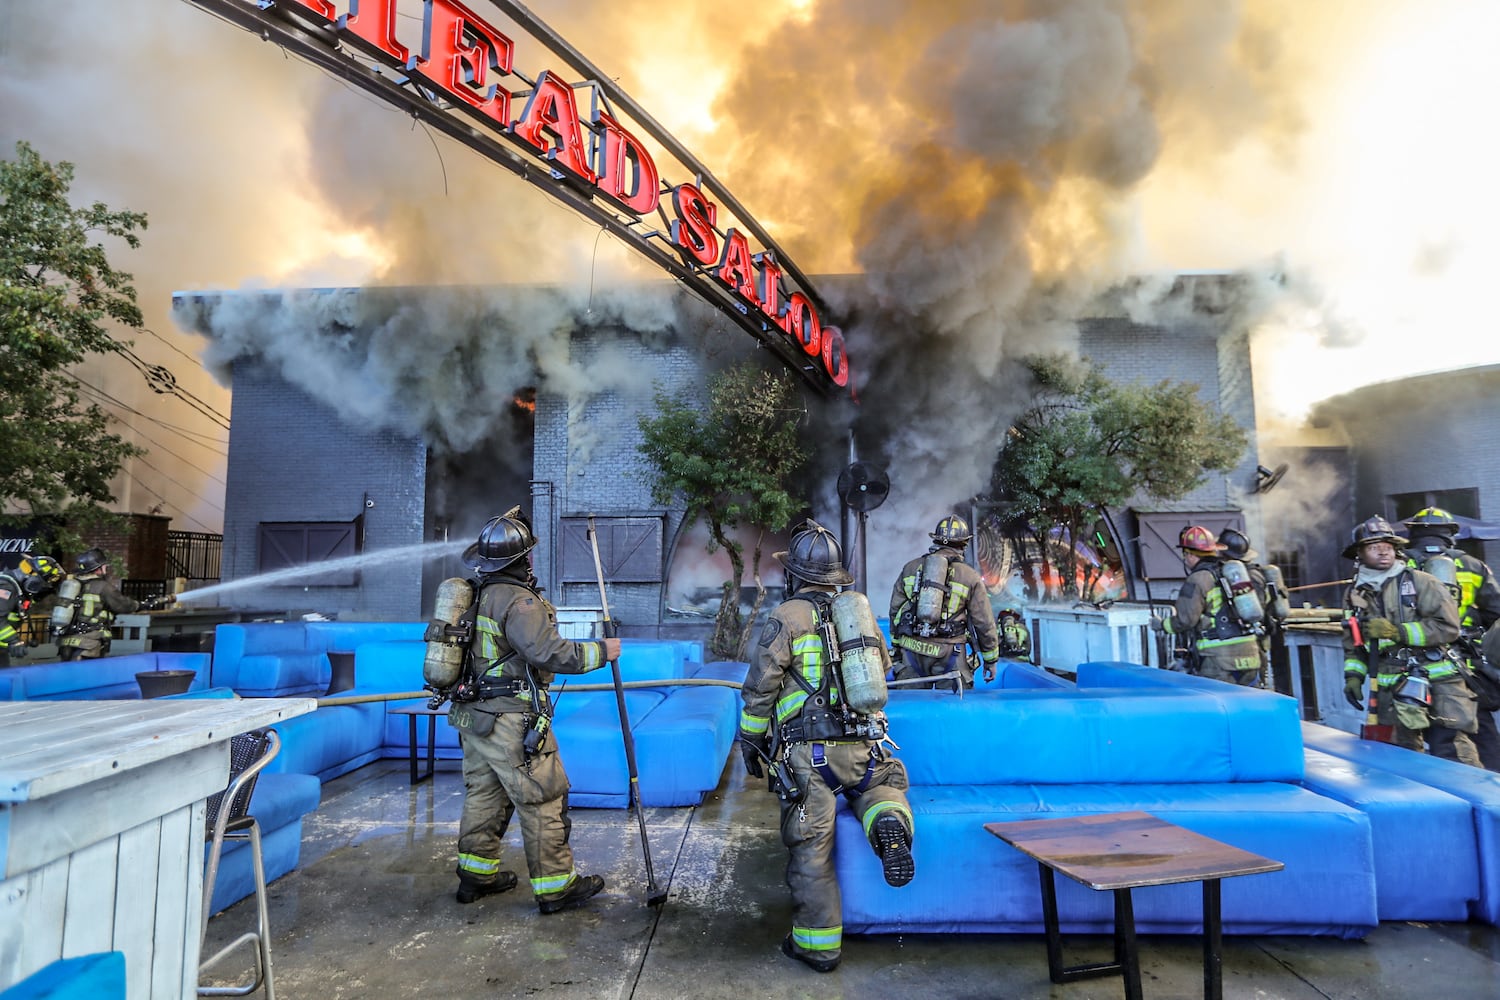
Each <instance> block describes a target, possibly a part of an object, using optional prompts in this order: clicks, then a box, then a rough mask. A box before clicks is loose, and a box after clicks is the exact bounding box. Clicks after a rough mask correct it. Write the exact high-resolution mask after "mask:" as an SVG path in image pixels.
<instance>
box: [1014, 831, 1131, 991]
mask: <svg viewBox="0 0 1500 1000" xmlns="http://www.w3.org/2000/svg"><path fill="white" fill-rule="evenodd" d="M1037 870H1038V872H1039V873H1040V876H1041V882H1042V923H1043V925H1044V927H1045V929H1046V932H1047V975H1048V976H1049V977H1050V978H1051V980H1052V981H1053V982H1054V983H1071V982H1076V981H1078V980H1080V979H1093V978H1095V977H1097V976H1114V975H1118V976H1120V977H1122V978H1123V979H1124V981H1125V998H1126V1000H1141V962H1140V953H1139V951H1138V950H1137V947H1136V938H1135V906H1134V904H1133V903H1132V901H1131V898H1130V890H1129V889H1116V890H1114V894H1115V960H1114V961H1113V962H1094V963H1090V964H1087V965H1074V966H1064V965H1063V958H1062V926H1061V922H1060V921H1059V919H1058V915H1057V882H1056V876H1054V875H1053V872H1052V869H1051V868H1049V867H1048V866H1047V865H1046V864H1044V863H1042V862H1040V861H1039V862H1037Z"/></svg>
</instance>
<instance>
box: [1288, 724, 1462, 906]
mask: <svg viewBox="0 0 1500 1000" xmlns="http://www.w3.org/2000/svg"><path fill="white" fill-rule="evenodd" d="M1306 753H1307V767H1306V777H1304V778H1303V780H1302V785H1303V787H1305V788H1307V789H1309V790H1311V791H1314V792H1317V793H1318V794H1319V795H1322V796H1324V797H1326V798H1330V799H1335V800H1337V801H1339V802H1343V803H1344V804H1346V805H1349V806H1353V807H1354V808H1355V809H1358V810H1359V811H1360V812H1362V813H1364V814H1365V815H1366V816H1368V817H1370V833H1371V837H1372V839H1373V843H1374V845H1375V889H1376V901H1377V904H1378V906H1379V909H1380V919H1381V920H1459V921H1462V920H1467V919H1468V918H1469V905H1470V903H1471V902H1472V901H1473V900H1474V899H1475V897H1476V896H1477V895H1478V887H1479V847H1478V843H1477V841H1476V840H1475V835H1474V823H1473V820H1472V819H1471V818H1470V809H1469V804H1468V803H1467V802H1465V801H1463V800H1462V799H1460V798H1458V797H1456V796H1453V795H1449V794H1448V793H1447V792H1443V791H1439V790H1438V789H1436V788H1431V787H1429V786H1427V785H1423V784H1419V783H1418V782H1415V781H1410V780H1408V779H1406V778H1402V777H1400V776H1399V775H1397V774H1394V773H1393V772H1390V771H1384V770H1381V769H1379V768H1376V767H1370V766H1368V765H1366V764H1360V763H1356V762H1354V761H1349V760H1344V759H1343V758H1341V757H1334V756H1332V755H1330V754H1325V753H1321V752H1319V751H1317V750H1308V751H1306Z"/></svg>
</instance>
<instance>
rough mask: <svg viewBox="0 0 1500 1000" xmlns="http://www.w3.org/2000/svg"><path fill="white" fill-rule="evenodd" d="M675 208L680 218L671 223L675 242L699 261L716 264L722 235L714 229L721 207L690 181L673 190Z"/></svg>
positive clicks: (673, 205) (673, 206) (687, 254)
mask: <svg viewBox="0 0 1500 1000" xmlns="http://www.w3.org/2000/svg"><path fill="white" fill-rule="evenodd" d="M672 208H673V209H674V210H675V211H676V212H677V218H676V220H675V221H673V223H672V242H673V243H675V244H677V245H678V246H679V247H681V248H682V249H684V250H686V251H687V253H686V254H685V255H684V256H688V257H691V258H692V259H693V260H696V261H697V262H698V263H700V264H704V265H708V264H713V263H714V262H715V261H717V260H718V257H719V237H718V234H716V233H715V232H714V219H715V218H716V217H717V216H718V214H719V211H718V206H716V205H715V204H714V203H713V202H711V201H709V200H708V199H707V198H705V197H703V192H702V191H699V190H698V189H697V188H695V187H693V185H691V184H679V185H677V186H676V187H675V188H673V189H672Z"/></svg>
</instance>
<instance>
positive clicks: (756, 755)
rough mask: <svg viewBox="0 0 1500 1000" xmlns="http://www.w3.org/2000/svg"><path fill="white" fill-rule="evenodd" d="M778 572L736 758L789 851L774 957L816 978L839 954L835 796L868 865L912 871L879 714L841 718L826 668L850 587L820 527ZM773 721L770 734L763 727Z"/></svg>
mask: <svg viewBox="0 0 1500 1000" xmlns="http://www.w3.org/2000/svg"><path fill="white" fill-rule="evenodd" d="M775 558H776V560H777V561H778V562H780V563H781V565H782V566H783V567H784V568H785V570H786V593H787V594H788V595H789V596H788V597H787V599H786V600H784V601H783V602H782V603H781V604H780V606H778V607H777V608H776V609H775V610H774V611H772V612H771V615H770V617H769V618H767V619H766V623H765V625H763V626H762V627H761V630H760V637H759V639H758V642H757V645H756V648H755V653H754V656H753V660H752V662H751V665H750V672H749V674H748V676H747V677H746V678H745V684H744V687H743V689H742V691H741V697H742V699H743V701H744V706H743V710H742V712H741V714H740V732H739V741H740V752H741V754H742V756H743V758H744V762H745V770H746V771H747V772H748V773H749V774H750V776H751V777H753V778H760V777H764V776H765V771H764V770H763V769H762V766H761V765H762V762H763V761H764V762H766V763H768V764H769V765H770V766H771V767H772V771H773V777H774V779H775V780H774V787H775V788H776V789H777V791H778V794H779V796H780V797H781V840H782V843H784V844H785V845H786V847H787V850H788V852H789V854H790V856H789V858H788V860H787V866H786V884H787V887H788V888H789V889H790V890H791V893H792V929H791V932H790V933H789V934H787V936H786V937H785V938H784V939H783V940H782V942H781V951H782V954H784V955H786V956H787V957H788V958H794V959H796V960H797V961H799V962H803V963H805V964H806V965H808V966H810V967H811V968H813V969H815V970H816V971H818V972H832V971H833V970H834V969H835V968H837V967H838V964H839V959H840V957H841V950H840V949H841V948H842V945H843V904H842V898H841V896H840V893H839V883H838V877H837V875H836V874H835V872H834V867H833V843H834V831H835V816H836V813H837V811H838V809H839V800H840V798H843V799H844V800H846V801H847V802H848V807H849V809H850V810H851V812H852V813H853V814H854V817H855V818H856V819H857V820H859V822H860V825H861V827H862V828H863V829H864V830H865V833H866V837H867V839H868V841H869V844H870V846H871V848H872V849H873V850H874V851H875V853H876V855H877V856H879V858H880V862H881V867H882V869H883V871H884V874H885V880H886V882H887V883H889V884H890V885H893V886H903V885H906V884H907V883H908V882H910V881H911V880H912V877H913V875H914V874H915V873H916V865H915V862H914V861H913V859H912V854H911V845H912V836H913V832H914V827H913V824H912V815H911V807H910V806H909V805H908V804H907V801H906V789H907V777H906V768H905V766H904V765H903V764H902V763H901V762H900V761H899V760H896V759H895V758H894V757H892V756H891V755H890V753H889V752H888V751H887V750H886V748H885V747H884V745H883V741H884V740H885V713H884V712H875V713H873V714H866V715H860V714H857V713H854V712H852V711H849V710H848V708H847V704H846V698H845V692H844V691H843V690H841V688H842V686H843V683H844V681H843V677H842V675H841V674H840V673H839V671H838V670H836V669H834V664H833V661H832V657H833V654H834V653H835V652H836V651H837V650H835V649H830V648H829V647H830V644H831V643H834V644H837V645H838V646H844V645H846V644H847V643H848V642H849V641H850V640H849V638H848V637H845V636H842V635H838V636H833V635H830V633H831V632H832V629H831V628H829V619H830V617H831V612H830V606H831V604H832V602H833V599H834V596H835V595H836V594H837V593H838V592H839V590H840V588H842V587H846V586H848V585H849V584H850V583H853V582H854V581H853V578H852V577H851V576H850V575H849V572H848V571H847V570H846V569H845V568H844V565H843V554H842V552H841V551H840V550H839V544H838V542H837V541H835V540H834V537H833V535H832V533H830V532H829V531H828V530H827V529H826V528H824V527H823V526H822V525H819V524H818V523H816V522H815V521H808V522H807V525H806V526H805V527H804V528H803V529H801V530H799V531H798V532H797V533H796V534H794V535H793V536H792V540H791V544H790V546H789V547H788V551H786V552H777V553H775ZM870 624H871V630H872V631H874V632H876V633H877V635H876V636H874V637H860V640H861V641H866V642H868V643H870V644H873V645H874V646H875V647H876V648H877V649H878V651H879V657H880V662H881V663H882V664H887V663H888V660H889V654H888V653H887V651H886V647H885V644H884V642H883V641H882V640H881V639H880V638H879V636H878V631H879V630H878V629H877V628H875V627H874V620H873V616H872V617H871V622H870ZM772 719H775V720H776V721H775V725H774V727H773V725H772V721H771V720H772Z"/></svg>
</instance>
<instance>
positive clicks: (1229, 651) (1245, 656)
mask: <svg viewBox="0 0 1500 1000" xmlns="http://www.w3.org/2000/svg"><path fill="white" fill-rule="evenodd" d="M1198 676H1200V677H1212V678H1213V679H1214V680H1216V681H1225V682H1227V683H1229V684H1238V685H1240V686H1241V687H1254V686H1255V685H1256V684H1257V683H1258V682H1259V681H1260V643H1258V642H1256V641H1255V636H1253V635H1252V636H1246V637H1245V638H1244V639H1243V640H1236V641H1235V642H1233V643H1228V644H1226V645H1223V646H1214V647H1211V648H1209V649H1200V650H1199V651H1198Z"/></svg>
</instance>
